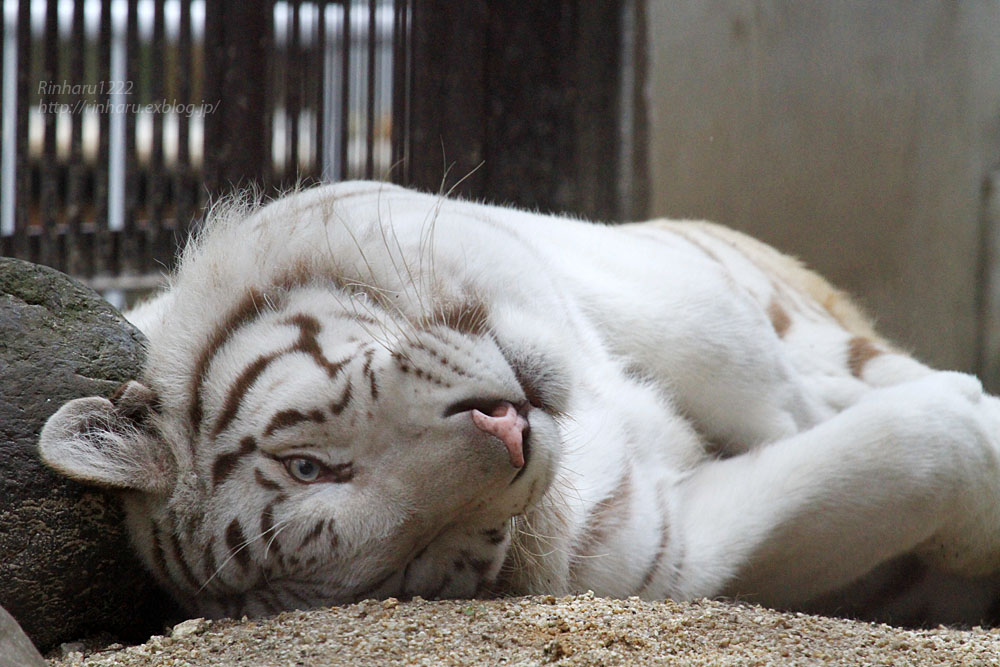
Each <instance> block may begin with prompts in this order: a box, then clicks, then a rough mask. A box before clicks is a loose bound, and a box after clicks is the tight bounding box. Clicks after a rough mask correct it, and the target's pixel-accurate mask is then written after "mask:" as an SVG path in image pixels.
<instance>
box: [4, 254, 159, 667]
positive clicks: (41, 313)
mask: <svg viewBox="0 0 1000 667" xmlns="http://www.w3.org/2000/svg"><path fill="white" fill-rule="evenodd" d="M143 344H144V342H143V338H142V334H140V333H139V331H138V330H136V329H135V328H133V327H132V326H131V325H130V324H128V323H127V322H126V321H125V320H124V318H122V316H121V315H120V314H118V312H117V311H115V310H114V309H113V308H112V307H111V306H110V305H108V304H107V303H106V302H104V300H102V299H101V298H100V296H98V295H97V294H96V293H94V292H93V291H91V290H89V289H87V288H86V287H84V286H82V285H80V284H79V283H77V282H75V281H74V280H72V279H71V278H69V277H68V276H66V275H63V274H62V273H59V272H58V271H55V270H52V269H49V268H46V267H43V266H37V265H34V264H30V263H28V262H23V261H20V260H16V259H11V258H3V257H0V606H2V607H4V608H6V610H7V611H8V612H10V614H11V615H12V616H13V617H14V618H15V619H17V621H18V622H19V623H20V625H21V627H22V628H23V629H24V631H25V632H26V633H27V635H28V636H29V637H30V638H31V639H32V641H33V642H34V643H35V645H36V646H38V647H39V649H41V650H43V651H44V650H47V649H48V648H51V647H53V646H55V645H57V644H59V643H60V642H63V641H67V640H71V639H78V638H80V637H83V636H86V635H91V634H96V633H100V632H108V633H111V634H112V635H115V636H118V637H122V638H123V639H136V638H141V637H143V636H148V634H149V632H150V631H151V630H156V629H159V628H160V627H162V623H163V621H164V620H165V617H166V616H167V615H169V614H172V613H173V609H172V608H171V607H170V605H169V603H168V602H167V598H166V597H165V596H164V595H163V593H161V592H160V591H159V590H158V589H157V588H156V586H155V584H154V582H153V581H152V578H151V577H150V576H149V575H148V574H147V573H146V571H145V570H144V568H143V567H142V565H141V564H140V563H139V561H138V559H137V558H136V557H135V556H134V554H133V552H132V549H131V547H130V545H129V543H128V537H127V535H126V532H125V527H124V514H123V512H122V509H121V506H120V503H119V501H118V499H117V498H116V497H115V496H114V495H112V494H110V493H106V492H103V491H101V490H98V489H93V488H88V487H84V486H81V485H79V484H77V483H75V482H71V481H69V480H67V479H64V478H62V477H60V476H58V475H57V474H56V473H54V472H52V471H51V470H49V469H48V468H47V467H45V465H44V464H42V462H41V460H40V459H39V457H38V447H37V442H38V434H39V431H40V430H41V428H42V426H43V425H44V424H45V421H46V419H48V417H49V416H50V415H51V414H52V413H53V412H55V411H56V410H57V409H58V408H59V406H61V405H62V404H63V403H65V402H66V401H68V400H70V399H73V398H77V397H80V396H95V395H101V396H110V395H111V394H112V393H113V392H114V391H115V389H117V388H118V386H119V385H121V383H122V382H124V381H126V380H128V379H130V378H134V377H135V376H136V375H137V373H138V370H139V368H140V365H141V363H142V359H143Z"/></svg>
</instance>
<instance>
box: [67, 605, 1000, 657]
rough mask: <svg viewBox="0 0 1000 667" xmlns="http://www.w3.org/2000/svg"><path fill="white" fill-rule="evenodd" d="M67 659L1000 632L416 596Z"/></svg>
mask: <svg viewBox="0 0 1000 667" xmlns="http://www.w3.org/2000/svg"><path fill="white" fill-rule="evenodd" d="M61 653H62V655H61V656H60V651H56V652H55V654H56V656H55V658H54V660H53V663H52V664H55V665H79V664H85V665H95V666H96V665H116V666H118V665H125V666H128V665H207V664H212V665H313V664H380V665H471V664H490V665H545V664H558V665H662V664H685V665H741V666H742V665H812V664H817V663H822V664H829V665H985V664H997V663H998V662H1000V629H982V628H973V629H971V630H955V629H948V628H943V627H942V628H937V629H932V630H904V629H899V628H893V627H890V626H886V625H878V624H872V623H862V622H857V621H848V620H843V619H834V618H825V617H819V616H809V615H805V614H791V613H779V612H775V611H771V610H768V609H763V608H760V607H755V606H749V605H739V604H732V603H725V602H713V601H708V600H702V601H695V602H690V603H676V602H672V601H669V600H668V601H664V602H644V601H641V600H639V599H638V598H630V599H628V600H610V599H604V598H598V597H594V596H593V595H592V594H588V595H581V596H572V597H565V598H554V597H552V596H541V597H527V598H511V599H507V600H490V601H482V600H447V601H434V602H431V601H426V600H421V599H420V598H416V599H414V600H412V601H408V602H400V601H397V600H395V599H389V600H383V601H375V600H369V601H366V602H361V603H358V604H354V605H350V606H346V607H335V608H331V609H318V610H313V611H308V612H299V611H296V612H286V613H283V614H280V615H278V616H276V617H272V618H267V619H254V620H247V619H243V620H238V621H237V620H221V621H206V620H203V619H192V620H188V621H184V622H183V623H180V624H178V625H176V626H174V628H173V629H172V631H168V633H167V634H166V635H165V636H154V637H152V638H151V639H150V640H149V641H148V642H146V643H145V644H142V645H141V646H130V647H122V646H121V645H117V644H114V645H111V646H108V647H105V648H98V649H93V648H91V649H87V648H86V646H85V645H84V644H80V643H74V644H72V645H63V647H62V650H61ZM50 657H52V656H50Z"/></svg>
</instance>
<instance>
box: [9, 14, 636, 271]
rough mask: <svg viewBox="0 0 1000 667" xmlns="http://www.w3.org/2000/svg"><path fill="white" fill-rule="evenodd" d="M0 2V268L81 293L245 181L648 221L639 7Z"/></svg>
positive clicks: (165, 255) (163, 259)
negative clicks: (39, 272) (417, 192)
mask: <svg viewBox="0 0 1000 667" xmlns="http://www.w3.org/2000/svg"><path fill="white" fill-rule="evenodd" d="M0 1H2V2H3V28H2V36H3V61H2V71H3V83H2V88H0V133H2V134H0V136H2V144H0V174H2V177H0V254H3V255H13V256H16V257H21V258H25V259H28V260H32V261H35V262H40V263H44V264H48V265H50V266H53V267H56V268H59V269H62V270H64V271H67V272H68V273H71V274H72V275H75V276H77V277H80V278H83V279H84V280H85V281H87V282H89V283H90V284H91V285H93V286H95V287H97V288H98V289H107V288H115V287H143V286H151V285H153V284H154V283H156V282H157V281H158V280H159V277H160V276H161V275H162V274H163V273H164V272H165V271H166V270H168V269H169V268H170V267H171V265H172V263H173V260H174V256H175V253H176V249H177V246H178V244H179V243H180V242H181V241H183V239H184V238H185V237H186V235H187V231H188V229H189V227H190V225H191V222H192V220H193V219H196V218H198V217H199V216H200V215H201V212H202V210H203V207H204V206H205V204H206V202H208V201H209V200H210V199H211V198H214V197H217V196H219V195H223V194H226V193H228V192H231V191H232V190H233V189H234V188H240V187H246V186H250V185H253V186H255V187H258V188H261V189H263V191H264V192H265V193H273V192H277V191H280V190H281V189H283V188H286V187H290V186H293V185H296V184H302V183H305V184H308V183H311V182H315V181H321V180H325V181H331V180H340V179H344V178H356V177H365V178H379V179H388V180H393V181H396V182H401V183H404V184H408V185H413V186H416V187H418V188H422V189H425V190H438V189H441V188H450V187H451V186H454V185H456V184H457V183H459V182H460V186H459V187H457V188H456V190H455V192H456V193H457V194H461V195H464V196H469V197H475V198H479V199H488V200H493V201H498V202H502V203H514V204H519V205H522V206H525V207H529V208H535V209H540V210H547V211H569V212H572V213H575V214H578V215H583V216H587V217H593V218H599V219H603V220H614V219H622V218H626V217H632V216H635V215H636V214H637V213H641V212H642V208H643V206H644V199H643V196H642V191H641V189H639V188H637V187H636V184H639V183H641V182H642V179H641V178H638V177H634V176H635V174H633V172H636V170H640V171H641V169H642V164H643V160H642V155H641V149H642V146H643V141H642V140H641V131H640V130H641V125H642V123H641V120H642V119H641V110H642V109H643V108H644V106H643V104H642V102H641V99H640V97H641V85H638V84H637V83H636V82H641V77H642V73H641V65H642V62H643V60H642V57H641V55H642V53H641V51H642V50H641V45H642V44H643V43H644V40H643V39H642V38H641V35H642V34H643V33H642V27H641V17H642V5H643V3H642V2H641V1H639V0H605V1H602V2H599V3H594V2H591V1H589V0H559V2H546V3H510V2H507V1H506V0H463V2H452V1H451V0H340V1H336V2H333V1H326V0H308V1H304V0H262V1H259V2H247V1H246V0H0Z"/></svg>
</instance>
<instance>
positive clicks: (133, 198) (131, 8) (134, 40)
mask: <svg viewBox="0 0 1000 667" xmlns="http://www.w3.org/2000/svg"><path fill="white" fill-rule="evenodd" d="M126 25H127V28H126V33H125V53H126V56H125V71H126V72H127V73H128V74H127V76H126V77H125V81H124V82H123V83H124V84H125V87H126V92H127V93H128V94H127V95H126V97H125V100H124V101H125V103H126V105H127V106H126V111H125V221H124V222H125V225H124V229H123V230H122V244H121V245H120V246H119V252H120V253H121V255H120V257H119V261H120V266H121V271H122V272H123V273H128V272H133V271H137V270H139V269H140V267H141V262H142V259H141V258H142V255H143V252H144V246H145V244H144V243H143V242H142V239H141V238H140V233H141V232H140V229H139V224H138V220H137V218H138V213H139V211H138V209H139V187H140V184H141V183H142V182H143V181H145V177H146V176H147V173H146V171H145V170H143V171H142V173H140V169H143V166H142V165H140V164H139V160H138V156H137V152H136V114H135V113H134V112H133V111H132V107H131V105H133V104H137V103H138V102H139V101H140V99H141V98H140V97H139V95H138V93H139V92H140V86H139V70H140V66H141V63H140V44H139V1H138V0H128V21H127V24H126ZM117 83H118V82H116V84H117Z"/></svg>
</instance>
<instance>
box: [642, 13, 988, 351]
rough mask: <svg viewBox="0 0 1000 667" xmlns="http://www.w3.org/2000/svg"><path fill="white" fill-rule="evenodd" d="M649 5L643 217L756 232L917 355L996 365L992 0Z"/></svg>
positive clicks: (755, 233)
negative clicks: (990, 328) (990, 189)
mask: <svg viewBox="0 0 1000 667" xmlns="http://www.w3.org/2000/svg"><path fill="white" fill-rule="evenodd" d="M646 11H647V21H648V28H649V42H648V49H649V52H648V56H649V61H648V67H649V72H648V73H649V80H648V86H649V88H648V94H649V101H650V102H649V103H650V106H649V122H650V125H649V137H650V139H649V162H650V167H649V168H650V178H651V196H650V198H651V211H650V212H651V213H652V214H653V215H665V216H672V217H701V218H709V219H712V220H716V221H719V222H724V223H727V224H730V225H732V226H734V227H737V228H739V229H742V230H745V231H748V232H750V233H752V234H754V235H755V236H758V237H760V238H762V239H764V240H765V241H767V242H769V243H772V244H774V245H776V246H778V247H779V248H781V249H783V250H785V251H787V252H791V253H793V254H795V255H798V256H799V257H801V258H802V259H804V260H805V261H806V262H807V263H808V264H809V265H810V266H812V267H813V268H815V269H817V270H819V271H820V272H821V273H823V274H824V275H826V276H827V277H828V278H830V279H831V280H832V281H834V282H835V283H836V284H838V285H840V286H841V287H844V288H845V289H847V290H848V291H849V292H851V293H853V294H854V295H856V296H857V297H859V298H860V300H861V302H862V303H863V304H864V305H865V306H866V307H867V308H868V310H869V311H870V312H872V313H873V314H875V315H876V317H877V319H878V321H879V323H880V327H881V329H882V331H883V332H884V333H886V334H887V335H889V336H890V337H892V338H894V339H895V340H897V341H899V342H900V343H901V344H903V345H906V346H909V347H910V348H912V349H913V350H914V351H915V352H916V353H917V354H918V356H920V357H922V358H924V359H925V360H928V361H930V362H932V363H934V364H936V365H938V366H941V367H946V368H955V369H963V370H974V369H977V368H981V367H986V366H988V365H989V363H990V359H989V358H987V359H983V358H981V357H982V354H981V350H980V348H982V346H983V345H984V343H983V341H984V340H986V339H987V338H988V336H987V332H985V331H984V327H986V326H987V323H988V322H989V321H990V320H995V319H996V318H995V317H991V312H992V314H995V311H990V309H991V308H994V307H995V304H993V302H992V301H991V298H992V297H991V296H990V295H989V294H988V291H987V290H985V288H984V285H985V284H986V282H987V281H986V280H985V278H986V277H987V273H988V268H989V267H988V266H987V265H988V261H987V259H988V253H987V252H986V250H985V249H984V244H985V242H986V240H987V239H988V238H990V237H991V235H990V234H989V233H988V232H989V231H990V230H988V229H987V228H986V227H987V225H985V224H984V221H985V220H986V219H987V217H988V214H987V209H988V207H987V206H986V204H985V202H984V194H983V192H984V182H986V180H987V178H988V177H989V175H990V173H991V171H992V170H994V169H996V168H997V167H998V166H1000V1H997V0H980V1H971V0H970V1H960V0H957V1H948V0H879V1H878V2H874V1H867V0H866V1H858V2H854V1H837V2H830V1H828V0H796V1H794V2H793V1H791V0H786V1H780V0H772V1H768V0H754V1H738V0H648V4H647V5H646ZM997 222H998V223H1000V220H998V221H997ZM984 308H985V309H986V310H984ZM987 352H989V353H990V354H988V355H987V356H988V357H990V356H995V355H998V354H1000V349H998V350H987Z"/></svg>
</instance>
